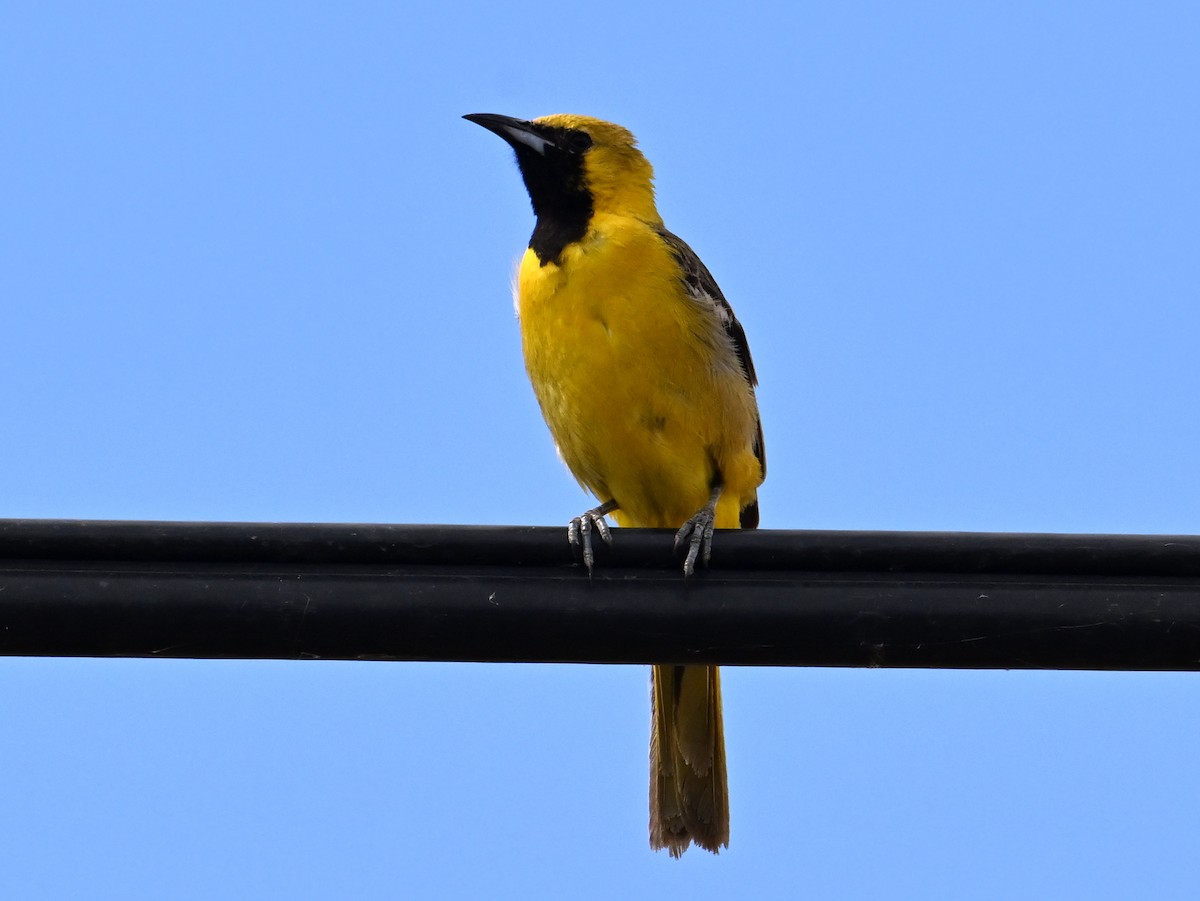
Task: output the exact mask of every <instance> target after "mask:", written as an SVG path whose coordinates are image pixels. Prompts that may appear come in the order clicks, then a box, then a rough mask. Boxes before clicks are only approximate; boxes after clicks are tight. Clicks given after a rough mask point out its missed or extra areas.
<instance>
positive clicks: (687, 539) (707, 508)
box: [675, 483, 722, 576]
mask: <svg viewBox="0 0 1200 901" xmlns="http://www.w3.org/2000/svg"><path fill="white" fill-rule="evenodd" d="M721 488H722V486H721V485H720V483H718V484H716V485H714V486H713V490H712V494H711V495H710V496H709V498H708V503H707V504H705V505H704V506H703V507H701V508H700V510H699V512H698V513H697V514H696V515H695V516H693V517H692V518H691V519H689V520H688V521H687V522H685V523H684V524H683V527H682V528H680V530H679V531H678V532H676V533H675V550H676V551H678V550H679V549H680V548H681V547H683V546H684V545H685V544H687V545H688V552H687V557H686V558H685V559H684V561H683V574H684V575H685V576H690V575H692V574H693V573H694V572H695V571H696V558H697V557H699V556H700V552H701V551H702V550H703V551H704V557H703V560H704V565H705V566H708V561H709V558H710V557H712V540H713V528H714V526H713V523H714V522H715V521H716V518H717V501H718V500H719V499H720V497H721Z"/></svg>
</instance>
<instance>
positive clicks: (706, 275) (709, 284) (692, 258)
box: [658, 228, 767, 529]
mask: <svg viewBox="0 0 1200 901" xmlns="http://www.w3.org/2000/svg"><path fill="white" fill-rule="evenodd" d="M658 233H659V235H660V236H662V239H663V240H664V241H666V242H667V246H668V247H670V248H671V253H672V254H674V256H675V260H676V262H678V263H679V270H680V277H681V278H682V279H683V283H684V285H685V286H686V287H687V290H688V293H689V294H690V295H691V296H692V297H694V298H695V299H696V300H699V301H703V302H706V303H708V304H710V305H711V306H712V307H713V309H714V310H716V312H717V315H718V316H719V317H720V319H721V324H722V326H723V327H724V328H725V333H726V334H727V335H729V338H730V340H731V341H732V342H733V346H734V349H735V350H736V351H737V355H738V360H740V361H741V364H742V372H743V373H745V375H746V381H748V382H749V383H750V387H751V388H753V387H754V386H755V385H757V384H758V376H757V375H756V374H755V372H754V361H753V360H752V359H750V344H749V343H748V342H747V341H746V331H745V329H743V328H742V324H741V323H740V322H738V320H737V317H736V316H735V315H733V307H731V306H730V305H729V301H728V300H726V299H725V295H724V294H722V293H721V289H720V288H719V287H718V286H717V280H716V279H715V278H713V276H712V273H711V272H709V271H708V267H707V266H705V265H704V263H703V262H702V261H701V259H700V257H698V256H697V255H696V251H694V250H692V248H690V247H688V245H687V242H685V241H684V240H683V239H682V238H680V237H679V236H678V235H674V234H672V233H671V232H669V231H667V230H666V229H665V228H660V229H659V230H658ZM754 456H756V457H757V458H758V462H759V463H760V464H762V470H763V477H764V478H765V477H766V475H767V449H766V446H765V445H764V444H763V432H762V420H761V419H760V420H759V421H758V434H757V436H756V438H755V441H754ZM752 506H753V525H750V524H747V520H748V517H747V515H746V514H747V513H749V512H751V507H747V508H746V509H745V510H743V511H742V528H747V529H752V528H754V527H755V526H756V525H758V504H757V503H755V504H753V505H752Z"/></svg>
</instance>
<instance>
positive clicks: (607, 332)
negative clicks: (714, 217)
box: [517, 214, 761, 528]
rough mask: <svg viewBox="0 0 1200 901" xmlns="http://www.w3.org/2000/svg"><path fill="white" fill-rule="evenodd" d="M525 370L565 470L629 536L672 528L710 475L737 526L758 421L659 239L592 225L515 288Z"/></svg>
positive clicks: (723, 516)
mask: <svg viewBox="0 0 1200 901" xmlns="http://www.w3.org/2000/svg"><path fill="white" fill-rule="evenodd" d="M517 301H518V302H517V306H518V313H519V315H520V319H521V335H522V341H523V345H524V351H525V364H526V368H527V369H528V371H529V377H530V380H531V381H532V383H533V387H534V391H535V393H536V394H537V398H538V402H539V403H540V404H541V408H542V413H543V415H544V416H545V418H546V422H547V424H548V425H549V427H550V431H551V433H552V434H553V436H554V440H555V441H556V443H557V444H558V448H559V452H560V453H561V454H562V457H563V460H564V461H565V462H566V464H567V466H568V467H569V468H570V469H571V472H572V473H574V475H575V477H576V478H577V479H579V481H580V482H581V483H582V484H583V485H584V486H585V487H586V488H588V489H589V490H590V491H592V492H593V493H594V494H595V495H596V496H597V497H598V498H599V499H600V500H602V501H604V500H608V499H610V498H612V499H614V500H616V501H617V503H618V504H619V505H620V508H621V510H620V512H619V513H618V514H617V520H618V522H620V523H622V524H624V525H638V526H661V527H667V528H676V527H678V526H679V525H681V524H682V523H683V521H684V520H686V519H687V518H688V517H689V516H691V515H692V514H693V513H695V512H696V510H697V509H699V508H700V506H701V505H703V504H704V503H705V502H706V501H707V499H708V495H709V492H710V490H711V485H712V481H713V478H714V475H715V474H716V473H717V472H718V471H719V472H720V473H721V476H722V478H723V479H724V483H725V498H723V502H722V505H721V506H720V507H719V508H718V526H720V527H725V526H727V525H728V526H736V525H737V511H738V510H739V509H740V508H741V506H742V505H743V503H745V502H748V501H749V500H750V499H751V498H752V497H753V495H754V489H755V488H757V486H758V484H759V482H760V481H761V470H760V467H759V464H758V461H757V460H756V459H755V457H754V455H753V450H752V446H753V441H754V436H755V424H756V421H757V413H756V408H755V402H754V395H753V391H752V389H751V388H750V386H749V384H748V382H747V381H746V379H745V377H744V375H743V374H742V373H741V370H740V368H739V367H738V364H737V358H736V354H735V353H734V352H733V351H732V347H731V345H730V343H729V339H728V336H727V335H725V333H724V330H723V328H722V327H721V324H720V322H719V321H717V320H716V319H715V318H714V317H713V316H712V314H711V311H706V310H705V309H703V308H702V307H701V306H700V305H699V304H697V302H696V301H695V300H693V299H692V298H690V297H689V296H688V295H687V293H686V291H685V288H684V285H683V282H682V281H681V279H680V274H679V269H678V265H677V263H676V262H675V260H674V258H673V257H672V255H671V251H670V249H669V248H668V247H667V246H666V244H665V243H664V242H663V241H662V239H661V238H659V236H658V234H657V232H656V231H655V230H654V229H653V228H652V227H650V226H648V225H646V224H645V223H643V222H641V221H639V220H636V219H631V218H625V217H619V216H608V215H603V214H597V215H596V216H595V217H594V218H593V221H592V223H591V228H590V229H589V231H588V234H587V235H586V236H585V238H584V239H583V240H582V241H580V242H578V243H576V244H572V245H571V246H569V247H568V248H567V249H566V250H565V251H564V253H563V255H562V258H561V261H560V264H554V263H550V264H547V265H544V266H543V265H541V263H540V262H539V260H538V259H537V257H536V255H534V254H533V253H532V252H527V253H526V255H525V258H524V259H523V261H522V263H521V268H520V273H519V276H518V298H517Z"/></svg>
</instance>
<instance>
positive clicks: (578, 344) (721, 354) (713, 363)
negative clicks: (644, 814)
mask: <svg viewBox="0 0 1200 901" xmlns="http://www.w3.org/2000/svg"><path fill="white" fill-rule="evenodd" d="M465 118H467V119H469V120H470V121H472V122H475V123H476V124H478V125H482V126H483V127H484V128H486V129H488V130H489V131H492V132H495V133H496V134H497V135H499V136H500V137H501V138H503V139H504V140H505V141H507V142H508V143H509V144H510V145H511V146H512V148H513V150H514V151H515V152H516V157H517V165H518V166H519V167H520V170H521V175H522V177H523V178H524V181H525V187H526V188H527V189H528V191H529V197H530V200H531V201H532V203H533V211H534V214H535V215H536V217H537V222H536V224H535V226H534V229H533V236H532V237H531V238H530V241H529V248H528V250H527V251H526V252H525V255H524V257H523V259H522V260H521V265H520V270H519V272H518V275H517V312H518V315H519V317H520V323H521V338H522V343H523V345H524V351H525V366H526V369H527V370H528V372H529V378H530V380H531V381H532V382H533V390H534V393H535V394H536V395H537V399H538V403H539V404H540V405H541V408H542V415H543V416H545V419H546V423H547V425H549V427H550V432H551V434H552V435H553V436H554V440H555V442H556V443H557V445H558V450H559V453H560V454H561V455H562V458H563V460H564V461H565V462H566V464H567V466H568V467H569V468H570V470H571V472H572V473H573V474H574V475H575V477H576V478H577V479H578V480H579V482H580V483H581V484H582V485H583V486H584V488H586V489H587V490H588V491H590V492H591V493H592V494H594V495H595V496H596V498H597V499H598V500H599V501H600V502H601V503H600V505H599V506H597V507H594V508H592V509H591V510H588V511H586V512H585V513H583V514H581V515H579V516H577V517H575V518H574V519H573V520H572V521H571V523H570V526H569V527H568V536H569V538H570V541H571V542H572V544H575V545H577V546H579V547H580V549H581V551H582V555H583V560H584V563H585V564H586V565H587V568H588V571H589V572H591V570H592V567H593V565H594V563H595V555H594V551H593V546H592V533H593V531H594V532H596V533H598V534H599V535H600V537H601V538H602V539H603V540H604V541H606V542H607V541H610V540H611V534H610V532H609V528H608V525H607V524H606V522H605V517H606V516H608V515H611V516H612V517H613V518H614V519H616V521H617V524H618V525H621V526H627V527H628V526H635V527H643V528H670V529H677V530H678V531H677V533H676V538H675V545H676V547H677V548H686V555H685V559H684V564H683V569H684V573H685V575H687V576H690V575H692V574H693V571H694V569H695V566H696V563H697V561H698V560H699V561H702V562H704V563H707V562H708V560H709V556H710V554H711V550H712V539H713V530H714V529H725V528H732V529H735V528H744V529H752V528H755V527H756V526H757V525H758V497H757V489H758V486H759V485H760V484H762V481H763V478H764V476H765V475H766V458H765V455H764V451H763V439H762V426H761V424H760V422H759V417H758V406H757V403H756V401H755V397H754V386H755V384H756V378H755V374H754V365H753V363H752V362H751V360H750V350H749V348H748V347H747V344H746V335H745V332H744V331H743V330H742V326H741V324H740V323H739V322H738V321H737V319H736V318H735V317H734V315H733V310H732V309H731V308H730V306H729V303H728V302H727V301H726V300H725V297H724V296H723V295H722V294H721V289H720V288H718V287H717V283H716V281H715V280H714V279H713V277H712V275H711V274H709V271H708V269H706V268H705V266H704V264H703V263H702V262H700V259H699V257H697V256H696V254H695V253H694V252H693V251H692V249H691V248H690V247H688V245H687V244H685V243H684V242H683V241H681V240H680V239H679V238H677V237H676V236H675V235H673V234H671V232H669V231H667V229H666V228H665V227H664V226H663V221H662V217H660V216H659V214H658V210H657V208H656V206H655V202H654V186H653V170H652V168H651V166H650V163H649V162H648V161H647V160H646V158H645V157H644V156H643V155H642V153H641V151H640V150H638V148H637V144H636V141H635V140H634V137H633V135H632V134H630V132H629V131H628V130H626V129H624V128H622V127H621V126H619V125H614V124H612V123H611V122H603V121H601V120H599V119H592V118H589V117H586V116H574V115H554V116H545V117H543V118H540V119H534V120H533V121H525V120H522V119H514V118H511V117H509V116H499V115H494V114H491V113H479V114H473V115H469V116H466V117H465ZM652 678H653V692H652V697H653V705H654V710H653V716H652V732H651V740H650V845H651V847H653V848H655V849H656V850H657V849H661V848H666V849H667V850H668V851H669V852H670V853H671V856H673V857H678V856H680V855H681V854H682V853H683V852H684V851H685V850H687V848H688V846H689V845H690V844H691V843H692V842H693V841H694V842H695V843H696V844H697V845H699V846H700V847H702V848H706V849H708V850H709V851H712V852H714V853H715V852H717V851H718V850H719V849H720V848H722V847H727V846H728V844H729V795H728V788H727V785H726V777H725V740H724V736H723V730H722V723H721V684H720V676H719V674H718V671H717V668H716V667H706V666H655V667H654V668H653V677H652Z"/></svg>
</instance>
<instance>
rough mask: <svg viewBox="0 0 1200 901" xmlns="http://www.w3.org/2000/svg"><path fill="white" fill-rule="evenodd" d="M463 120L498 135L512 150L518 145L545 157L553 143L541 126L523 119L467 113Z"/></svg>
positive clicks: (492, 114) (491, 114) (493, 114)
mask: <svg viewBox="0 0 1200 901" xmlns="http://www.w3.org/2000/svg"><path fill="white" fill-rule="evenodd" d="M463 118H464V119H466V120H467V121H468V122H474V123H475V124H476V125H482V126H483V127H484V128H486V129H487V130H488V131H490V132H494V133H495V134H498V135H499V136H500V137H502V138H504V140H506V141H507V142H508V143H509V144H511V145H512V146H513V148H514V149H515V148H517V147H518V145H519V146H522V147H526V148H529V149H530V150H533V151H534V152H536V153H538V154H541V155H542V156H545V154H546V148H547V147H553V146H554V142H553V141H552V140H550V139H549V138H548V137H546V135H545V133H544V131H543V129H542V127H541V126H539V125H537V124H536V123H534V122H529V121H526V120H525V119H514V118H513V117H512V116H500V115H497V114H496V113H468V114H467V115H465V116H463Z"/></svg>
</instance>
